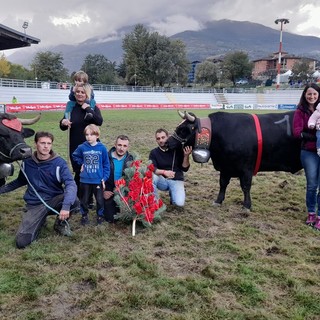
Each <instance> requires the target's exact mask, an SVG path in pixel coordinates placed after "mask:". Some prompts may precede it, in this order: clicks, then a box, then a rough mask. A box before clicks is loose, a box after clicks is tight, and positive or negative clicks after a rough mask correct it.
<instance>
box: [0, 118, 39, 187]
mask: <svg viewBox="0 0 320 320" xmlns="http://www.w3.org/2000/svg"><path fill="white" fill-rule="evenodd" d="M39 119H40V115H38V116H37V117H35V118H33V119H19V118H17V117H16V116H15V115H13V114H8V113H0V185H3V184H4V183H5V178H6V177H7V176H8V175H10V174H12V173H13V166H12V165H10V163H11V162H13V161H16V160H22V159H25V158H28V157H30V156H31V153H32V149H31V147H29V146H28V145H27V144H26V143H25V141H24V138H28V137H31V136H32V135H33V134H34V130H32V129H28V128H23V126H22V125H23V124H24V125H29V124H33V123H35V122H37V121H38V120H39Z"/></svg>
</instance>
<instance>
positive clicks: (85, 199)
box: [80, 182, 104, 217]
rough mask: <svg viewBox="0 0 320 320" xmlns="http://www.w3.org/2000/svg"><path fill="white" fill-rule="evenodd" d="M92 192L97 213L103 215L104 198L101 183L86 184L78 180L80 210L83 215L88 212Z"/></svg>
mask: <svg viewBox="0 0 320 320" xmlns="http://www.w3.org/2000/svg"><path fill="white" fill-rule="evenodd" d="M92 194H93V195H94V197H95V199H96V204H97V206H96V212H97V215H98V216H101V217H103V213H104V199H103V188H102V185H101V184H87V183H81V182H80V212H81V214H83V215H87V214H88V213H89V204H90V197H91V196H92Z"/></svg>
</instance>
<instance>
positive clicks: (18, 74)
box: [8, 63, 35, 80]
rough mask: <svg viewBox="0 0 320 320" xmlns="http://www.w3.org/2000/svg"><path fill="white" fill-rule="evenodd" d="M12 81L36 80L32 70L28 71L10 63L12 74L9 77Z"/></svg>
mask: <svg viewBox="0 0 320 320" xmlns="http://www.w3.org/2000/svg"><path fill="white" fill-rule="evenodd" d="M8 77H9V78H10V79H21V80H34V79H35V75H34V74H33V72H32V71H31V70H28V69H27V68H25V67H24V66H22V65H20V64H14V63H10V73H9V75H8Z"/></svg>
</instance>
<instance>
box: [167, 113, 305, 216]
mask: <svg viewBox="0 0 320 320" xmlns="http://www.w3.org/2000/svg"><path fill="white" fill-rule="evenodd" d="M179 114H180V116H181V117H182V118H183V120H184V121H183V122H182V123H180V124H179V125H178V127H177V128H176V130H175V132H174V133H173V135H172V136H171V137H169V139H168V146H169V148H171V149H175V148H180V147H181V145H191V146H193V149H194V153H193V158H194V160H195V161H196V162H206V161H207V160H208V159H209V157H211V159H212V163H213V166H214V168H215V169H216V170H217V171H220V180H219V182H220V190H219V194H218V197H217V199H216V201H215V204H221V203H222V202H223V201H224V198H225V192H226V189H227V186H228V184H229V182H230V179H231V178H233V177H236V178H239V179H240V186H241V189H242V192H243V194H244V201H243V206H244V208H246V209H248V210H250V209H251V196H250V190H251V184H252V177H253V175H255V174H256V173H257V172H259V171H287V172H291V173H295V172H297V171H299V170H300V169H301V168H302V166H301V162H300V142H299V141H298V139H295V138H294V137H293V135H292V120H293V114H294V112H293V111H289V112H284V113H268V114H260V115H252V114H247V113H228V112H215V113H211V114H209V116H208V117H207V118H203V119H200V118H197V117H196V116H195V115H194V114H191V113H188V112H184V113H182V112H179Z"/></svg>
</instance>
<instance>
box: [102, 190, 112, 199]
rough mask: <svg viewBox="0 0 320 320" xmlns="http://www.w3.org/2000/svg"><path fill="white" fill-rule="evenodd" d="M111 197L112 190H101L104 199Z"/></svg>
mask: <svg viewBox="0 0 320 320" xmlns="http://www.w3.org/2000/svg"><path fill="white" fill-rule="evenodd" d="M112 197H113V192H112V191H104V192H103V198H104V199H105V200H108V199H110V198H112Z"/></svg>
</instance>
